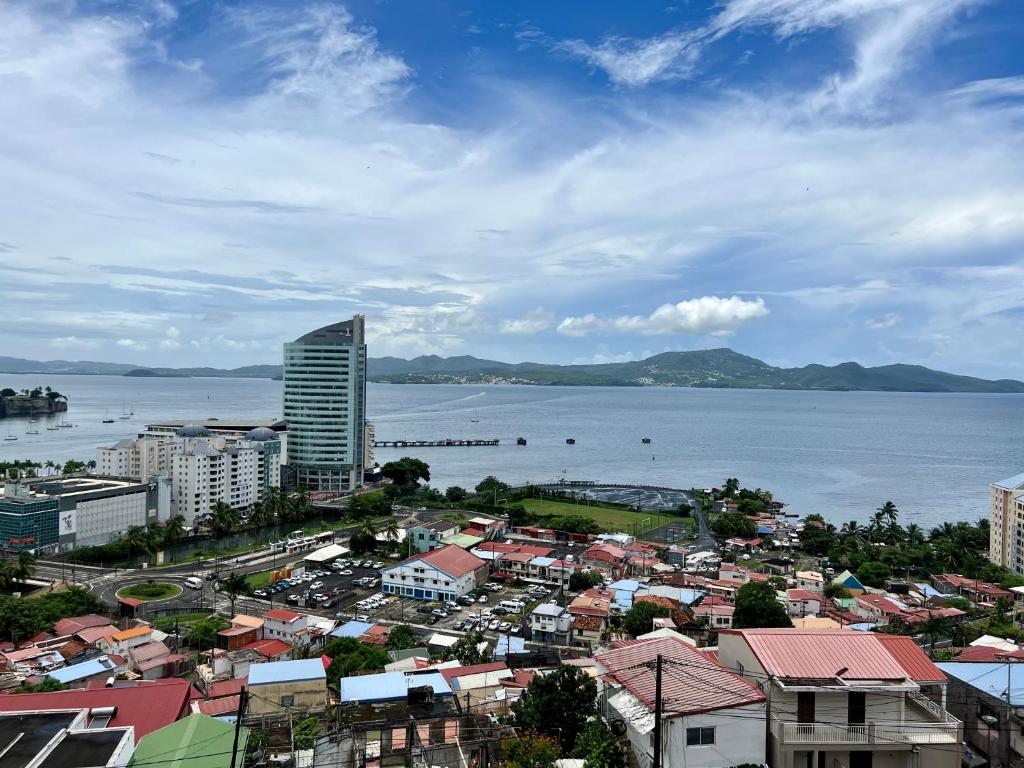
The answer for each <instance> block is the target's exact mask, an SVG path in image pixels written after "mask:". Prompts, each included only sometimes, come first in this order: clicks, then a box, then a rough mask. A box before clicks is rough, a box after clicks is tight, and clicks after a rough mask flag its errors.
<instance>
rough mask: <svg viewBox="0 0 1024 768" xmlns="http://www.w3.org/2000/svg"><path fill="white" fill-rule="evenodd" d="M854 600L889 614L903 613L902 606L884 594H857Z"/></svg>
mask: <svg viewBox="0 0 1024 768" xmlns="http://www.w3.org/2000/svg"><path fill="white" fill-rule="evenodd" d="M856 600H857V602H858V603H863V604H864V605H870V606H871V607H872V608H874V609H876V610H879V611H881V612H882V613H886V614H889V615H893V616H895V615H899V614H902V613H903V609H902V608H900V607H899V606H898V605H896V603H894V602H893V601H892V600H890V599H889V598H888V597H885V596H884V595H858V596H857V597H856Z"/></svg>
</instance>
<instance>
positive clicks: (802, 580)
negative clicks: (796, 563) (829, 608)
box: [795, 571, 825, 594]
mask: <svg viewBox="0 0 1024 768" xmlns="http://www.w3.org/2000/svg"><path fill="white" fill-rule="evenodd" d="M795 586H796V588H797V589H806V590H807V591H808V592H817V593H818V594H821V593H823V592H824V591H825V577H824V576H822V575H821V574H820V573H818V572H817V571H797V572H796V583H795Z"/></svg>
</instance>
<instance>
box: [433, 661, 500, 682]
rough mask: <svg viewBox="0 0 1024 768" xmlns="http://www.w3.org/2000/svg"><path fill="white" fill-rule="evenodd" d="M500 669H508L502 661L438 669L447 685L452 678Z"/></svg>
mask: <svg viewBox="0 0 1024 768" xmlns="http://www.w3.org/2000/svg"><path fill="white" fill-rule="evenodd" d="M502 669H508V665H507V664H506V663H505V662H504V661H490V662H487V663H486V664H470V665H469V666H467V667H451V668H450V669H442V670H439V671H440V672H441V676H442V677H443V678H444V679H445V682H446V683H448V685H451V684H452V680H454V679H455V678H456V677H467V676H468V675H479V674H481V673H483V672H498V671H500V670H502Z"/></svg>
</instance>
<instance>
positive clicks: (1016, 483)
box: [992, 472, 1024, 491]
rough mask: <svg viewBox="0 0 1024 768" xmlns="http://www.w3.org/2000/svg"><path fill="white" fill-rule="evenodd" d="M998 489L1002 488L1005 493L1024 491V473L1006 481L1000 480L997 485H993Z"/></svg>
mask: <svg viewBox="0 0 1024 768" xmlns="http://www.w3.org/2000/svg"><path fill="white" fill-rule="evenodd" d="M992 485H994V486H995V487H996V488H1001V489H1002V490H1004V491H1019V490H1021V489H1024V472H1021V473H1020V474H1019V475H1014V476H1013V477H1008V478H1006V479H1005V480H1000V481H999V482H997V483H992Z"/></svg>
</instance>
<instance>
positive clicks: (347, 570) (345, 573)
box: [338, 568, 352, 576]
mask: <svg viewBox="0 0 1024 768" xmlns="http://www.w3.org/2000/svg"><path fill="white" fill-rule="evenodd" d="M338 575H339V576H351V575H352V571H351V570H349V569H348V568H346V569H344V570H342V571H338Z"/></svg>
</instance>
